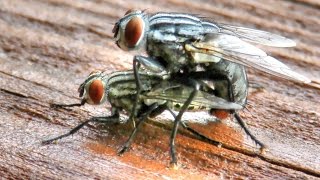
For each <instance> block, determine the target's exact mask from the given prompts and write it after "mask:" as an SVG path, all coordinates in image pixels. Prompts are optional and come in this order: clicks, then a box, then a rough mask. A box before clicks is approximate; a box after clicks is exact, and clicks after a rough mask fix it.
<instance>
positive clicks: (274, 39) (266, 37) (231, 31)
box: [218, 24, 296, 47]
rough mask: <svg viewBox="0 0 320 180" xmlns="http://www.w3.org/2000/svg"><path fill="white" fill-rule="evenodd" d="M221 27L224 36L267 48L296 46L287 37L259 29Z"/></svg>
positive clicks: (224, 25)
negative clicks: (230, 36) (234, 37)
mask: <svg viewBox="0 0 320 180" xmlns="http://www.w3.org/2000/svg"><path fill="white" fill-rule="evenodd" d="M218 27H220V29H221V30H220V32H221V33H223V34H228V35H232V36H237V37H238V38H240V39H242V40H245V41H249V42H253V43H258V44H262V45H266V46H273V47H293V46H296V43H295V42H294V41H293V40H291V39H288V38H286V37H283V36H280V35H277V34H273V33H270V32H267V31H261V30H257V29H251V28H245V27H239V26H233V25H227V24H218Z"/></svg>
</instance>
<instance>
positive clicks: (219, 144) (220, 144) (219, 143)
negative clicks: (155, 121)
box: [167, 108, 222, 147]
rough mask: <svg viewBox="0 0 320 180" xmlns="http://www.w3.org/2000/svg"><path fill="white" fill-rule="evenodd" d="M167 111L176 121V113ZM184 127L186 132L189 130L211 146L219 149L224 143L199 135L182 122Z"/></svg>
mask: <svg viewBox="0 0 320 180" xmlns="http://www.w3.org/2000/svg"><path fill="white" fill-rule="evenodd" d="M167 110H168V111H169V112H170V113H171V114H172V116H173V117H174V118H175V119H176V117H177V116H176V115H175V114H174V112H173V111H172V110H171V109H168V108H167ZM180 123H181V125H182V127H183V128H185V129H186V130H188V131H189V132H190V133H192V134H193V135H195V136H197V137H198V138H200V139H202V140H203V141H206V142H208V143H209V144H212V145H215V146H217V147H221V146H222V143H221V142H219V141H215V140H213V139H211V138H209V137H207V136H205V135H203V134H201V133H199V132H198V131H196V130H194V129H193V128H191V127H189V126H188V125H187V124H186V123H184V122H182V121H181V122H180Z"/></svg>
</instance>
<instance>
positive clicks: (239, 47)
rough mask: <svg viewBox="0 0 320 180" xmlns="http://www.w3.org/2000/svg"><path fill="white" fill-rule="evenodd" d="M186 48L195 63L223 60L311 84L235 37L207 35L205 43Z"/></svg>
mask: <svg viewBox="0 0 320 180" xmlns="http://www.w3.org/2000/svg"><path fill="white" fill-rule="evenodd" d="M185 47H186V50H187V51H189V52H190V53H191V54H192V55H193V58H194V61H195V62H197V61H198V62H205V61H204V59H208V60H207V62H210V57H211V59H213V61H214V62H216V61H217V58H223V59H224V60H228V61H231V62H234V63H238V64H241V65H244V66H246V67H251V68H255V69H258V70H261V71H264V72H267V73H269V74H272V75H275V76H279V77H282V78H285V79H289V80H293V81H298V82H303V83H310V82H311V80H310V79H308V78H306V77H304V76H302V75H300V74H298V73H296V72H294V71H293V70H291V69H290V68H289V67H288V66H286V65H285V64H283V63H282V62H280V61H278V60H277V59H275V58H273V57H271V56H268V55H267V54H266V53H265V52H264V51H262V50H261V49H259V48H257V47H255V46H253V45H251V44H249V43H247V42H244V41H242V40H241V39H239V38H237V37H235V36H230V35H226V34H218V35H213V34H211V35H207V37H206V38H205V39H204V40H203V41H201V42H193V43H190V44H187V45H186V46H185Z"/></svg>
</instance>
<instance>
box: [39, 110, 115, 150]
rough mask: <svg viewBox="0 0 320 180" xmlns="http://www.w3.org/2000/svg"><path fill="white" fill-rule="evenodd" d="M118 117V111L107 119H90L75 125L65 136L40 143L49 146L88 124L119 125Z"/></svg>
mask: <svg viewBox="0 0 320 180" xmlns="http://www.w3.org/2000/svg"><path fill="white" fill-rule="evenodd" d="M119 117H120V115H119V112H118V111H115V113H113V115H111V116H107V117H92V118H90V119H89V120H87V121H84V122H83V123H81V124H79V125H77V126H76V127H74V128H73V129H71V130H70V131H69V132H67V133H65V134H62V135H60V136H57V137H54V138H51V139H48V140H44V141H42V144H50V143H52V142H54V141H56V140H59V139H62V138H65V137H68V136H70V135H73V134H74V133H76V132H78V131H79V130H80V129H81V128H83V126H85V125H87V124H88V123H89V122H99V123H110V124H116V123H119Z"/></svg>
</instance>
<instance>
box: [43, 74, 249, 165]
mask: <svg viewBox="0 0 320 180" xmlns="http://www.w3.org/2000/svg"><path fill="white" fill-rule="evenodd" d="M139 75H140V78H141V80H142V81H143V82H144V84H143V86H142V90H141V94H140V95H139V99H140V101H139V102H140V103H139V104H138V105H137V106H136V108H137V111H136V112H137V114H136V115H135V116H134V117H135V118H136V119H137V120H138V123H137V125H136V127H135V128H134V130H133V131H132V133H131V135H130V137H129V138H128V140H127V141H126V143H125V144H124V146H123V147H122V149H121V150H120V151H119V152H118V153H119V154H122V153H124V152H125V151H126V150H127V149H128V148H129V147H130V144H131V142H132V140H133V138H134V137H135V134H136V132H137V131H138V129H139V128H140V126H141V124H142V123H143V122H144V121H145V120H146V119H147V118H148V117H149V116H150V117H154V116H156V115H159V114H160V113H162V112H163V111H165V110H168V111H169V112H171V114H172V115H173V116H174V118H175V121H177V119H178V121H177V122H180V123H181V124H182V126H183V127H184V128H186V129H187V130H189V131H190V132H191V133H193V134H195V135H197V136H199V137H200V138H204V139H205V140H207V141H209V142H211V143H212V144H214V145H221V144H220V143H219V142H217V141H214V140H211V139H210V138H207V137H206V136H204V135H202V134H200V133H198V132H197V131H195V130H193V129H192V128H190V127H188V126H187V125H186V124H185V123H183V122H182V121H180V120H181V118H182V115H183V113H184V112H185V111H188V110H191V109H192V110H193V111H194V110H196V111H199V110H210V109H223V110H225V109H227V110H240V109H242V108H243V106H241V105H239V104H237V103H232V102H229V101H227V100H225V99H223V98H219V97H217V96H215V95H213V94H211V93H209V91H210V87H207V83H205V82H203V81H202V80H201V79H199V78H201V77H202V76H203V75H201V73H200V74H199V75H197V74H194V75H192V76H191V77H187V78H175V79H171V80H170V81H169V80H163V79H161V78H159V77H157V76H155V75H153V74H150V73H143V72H141V71H140V72H139ZM193 76H194V79H192V77H193ZM194 87H197V88H194ZM78 92H79V95H80V97H81V99H82V100H81V103H76V104H53V105H52V106H53V107H74V106H82V105H84V104H86V103H87V104H93V105H99V104H102V103H104V102H106V101H108V102H109V103H110V104H111V107H112V108H111V113H112V114H111V116H108V117H93V118H90V119H89V120H87V121H84V122H83V123H81V124H79V125H78V126H76V127H75V128H73V129H72V130H71V131H69V132H68V133H66V134H63V135H60V136H57V137H55V138H52V139H49V140H45V141H43V144H49V143H52V142H53V141H55V140H58V139H61V138H64V137H67V136H69V135H72V134H74V133H76V132H77V131H78V130H80V129H81V128H82V127H83V126H85V125H86V124H88V123H90V122H99V123H119V122H120V121H119V113H120V111H121V110H124V111H125V112H130V111H131V109H132V108H133V103H134V101H135V96H134V95H135V94H136V93H137V91H136V83H135V76H134V73H133V71H121V72H114V73H111V74H107V73H105V72H101V71H98V72H93V73H91V74H90V75H89V77H88V78H87V79H86V80H85V81H84V82H83V83H82V84H81V85H80V87H79V89H78ZM176 105H181V106H180V107H177V106H176ZM174 108H176V109H177V110H179V113H178V115H175V113H173V111H172V109H174ZM174 138H175V136H172V135H171V137H170V155H171V162H173V163H174V164H175V163H176V162H177V159H176V155H175V146H174V143H173V142H174Z"/></svg>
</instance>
